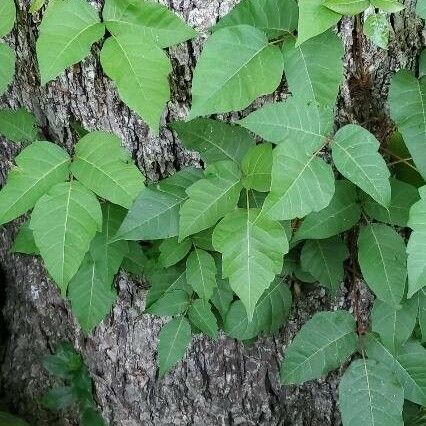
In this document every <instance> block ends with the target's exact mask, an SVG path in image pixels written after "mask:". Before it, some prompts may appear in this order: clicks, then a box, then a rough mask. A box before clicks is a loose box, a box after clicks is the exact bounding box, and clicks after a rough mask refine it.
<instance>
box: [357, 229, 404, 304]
mask: <svg viewBox="0 0 426 426" xmlns="http://www.w3.org/2000/svg"><path fill="white" fill-rule="evenodd" d="M406 259H407V256H406V254H405V243H404V240H403V238H402V237H401V236H400V235H399V234H398V233H397V232H396V231H395V230H394V229H393V228H391V227H389V226H386V225H383V224H381V223H372V224H369V225H367V226H365V227H364V228H362V229H361V232H360V234H359V238H358V261H359V265H360V267H361V271H362V275H363V277H364V279H365V281H366V282H367V284H368V286H369V287H370V288H371V290H373V292H374V294H375V295H376V296H377V298H378V299H380V300H383V301H384V302H386V303H388V304H389V305H391V306H393V307H394V308H399V307H400V302H401V299H402V297H403V295H404V291H405V282H406V280H407V266H406Z"/></svg>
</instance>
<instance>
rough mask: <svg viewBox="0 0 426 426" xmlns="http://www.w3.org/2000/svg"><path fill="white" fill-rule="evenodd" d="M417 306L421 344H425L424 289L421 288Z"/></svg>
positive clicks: (425, 298)
mask: <svg viewBox="0 0 426 426" xmlns="http://www.w3.org/2000/svg"><path fill="white" fill-rule="evenodd" d="M417 296H418V304H419V325H420V331H421V332H422V342H423V343H424V342H426V288H422V289H421V290H420V291H419V292H418V293H417Z"/></svg>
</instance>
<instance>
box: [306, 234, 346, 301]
mask: <svg viewBox="0 0 426 426" xmlns="http://www.w3.org/2000/svg"><path fill="white" fill-rule="evenodd" d="M348 256H349V252H348V249H347V248H346V245H345V244H344V243H343V241H342V240H341V239H340V238H339V237H334V238H328V239H326V240H309V241H306V242H305V244H304V245H303V248H302V252H301V256H300V261H301V264H302V269H303V270H304V271H306V272H309V273H310V274H311V275H312V276H313V277H314V278H316V280H318V282H319V283H320V284H321V285H323V286H324V287H326V288H327V289H328V290H329V291H330V293H331V294H332V295H333V296H335V295H336V292H337V290H338V289H339V287H340V284H341V283H342V281H343V276H344V271H343V262H344V261H345V259H347V257H348Z"/></svg>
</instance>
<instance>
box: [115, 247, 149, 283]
mask: <svg viewBox="0 0 426 426" xmlns="http://www.w3.org/2000/svg"><path fill="white" fill-rule="evenodd" d="M127 245H128V248H129V250H128V253H127V254H126V255H125V256H124V259H123V263H122V264H121V267H122V268H123V269H124V270H125V271H126V272H129V273H131V274H134V275H139V276H140V275H142V273H143V270H144V267H145V264H146V262H147V258H146V256H145V254H144V252H143V250H142V247H141V246H140V245H139V244H138V243H137V242H136V241H128V242H127Z"/></svg>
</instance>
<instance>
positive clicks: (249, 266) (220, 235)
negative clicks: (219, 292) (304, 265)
mask: <svg viewBox="0 0 426 426" xmlns="http://www.w3.org/2000/svg"><path fill="white" fill-rule="evenodd" d="M213 246H214V248H215V249H216V250H217V251H219V252H221V253H222V259H223V265H222V276H223V278H229V282H230V285H231V288H232V289H233V290H234V292H235V293H236V294H237V295H238V297H239V298H240V299H241V301H242V303H243V304H244V306H245V308H246V310H247V315H248V319H249V321H251V320H252V318H253V315H254V310H255V306H256V303H257V301H258V300H259V298H260V297H261V296H262V294H263V292H264V291H265V290H266V289H267V288H268V287H269V285H270V283H271V282H272V281H273V280H274V278H275V275H277V274H279V273H280V271H281V267H282V262H283V256H284V254H285V253H287V252H288V242H287V238H286V235H285V232H284V229H283V227H282V226H281V224H280V223H279V222H275V221H272V220H270V219H268V218H265V217H263V216H261V215H260V210H259V209H247V210H243V209H236V210H235V211H233V212H231V213H228V214H227V215H226V216H225V217H224V219H222V220H221V221H220V222H219V224H218V225H217V226H216V228H215V230H214V231H213Z"/></svg>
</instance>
